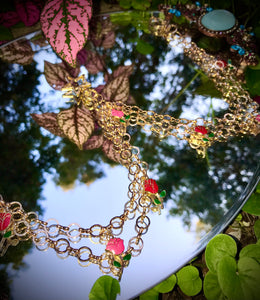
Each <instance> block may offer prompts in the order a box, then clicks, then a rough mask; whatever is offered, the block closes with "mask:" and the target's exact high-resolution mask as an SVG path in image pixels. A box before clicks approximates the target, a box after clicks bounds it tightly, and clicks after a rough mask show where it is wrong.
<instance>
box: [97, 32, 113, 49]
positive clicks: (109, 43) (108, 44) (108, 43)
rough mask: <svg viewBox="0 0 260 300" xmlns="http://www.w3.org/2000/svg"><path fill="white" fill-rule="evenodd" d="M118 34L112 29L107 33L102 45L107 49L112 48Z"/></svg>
mask: <svg viewBox="0 0 260 300" xmlns="http://www.w3.org/2000/svg"><path fill="white" fill-rule="evenodd" d="M115 40H116V35H115V32H114V31H110V32H109V33H108V34H106V35H105V37H104V39H103V41H102V44H101V46H102V47H104V48H105V49H109V48H112V47H113V46H114V44H115Z"/></svg>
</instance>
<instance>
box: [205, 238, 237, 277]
mask: <svg viewBox="0 0 260 300" xmlns="http://www.w3.org/2000/svg"><path fill="white" fill-rule="evenodd" d="M236 253H237V245H236V242H235V241H234V240H233V239H232V238H231V237H230V236H228V235H226V234H218V235H216V236H215V237H214V238H213V239H212V240H211V241H210V242H209V243H208V245H207V248H206V250H205V260H206V264H207V267H208V268H209V269H210V270H211V271H212V272H216V271H217V265H218V263H219V261H220V260H221V259H222V258H223V257H224V256H231V257H235V256H236Z"/></svg>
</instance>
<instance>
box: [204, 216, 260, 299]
mask: <svg viewBox="0 0 260 300" xmlns="http://www.w3.org/2000/svg"><path fill="white" fill-rule="evenodd" d="M254 228H255V234H256V236H257V238H259V220H258V221H257V222H256V223H255V227H254ZM224 236H226V237H227V238H225V239H224V238H223V237H224ZM231 240H232V239H231ZM231 240H230V237H228V236H227V235H223V234H221V235H217V236H216V237H215V238H213V239H212V240H211V241H210V242H209V244H208V245H207V248H206V251H205V259H206V263H207V267H208V268H209V272H208V273H207V274H206V276H205V279H204V284H203V289H204V294H205V296H206V298H207V299H208V300H219V299H226V298H227V299H229V300H255V299H258V296H259V294H260V285H259V280H260V245H259V244H258V243H257V244H251V245H247V246H246V247H244V248H243V249H242V250H241V251H240V253H239V259H238V261H237V260H236V259H235V256H236V254H237V253H236V252H237V250H236V246H235V247H234V243H233V242H231ZM221 241H222V243H223V246H224V245H225V246H224V247H223V246H222V247H220V243H221ZM214 248H216V249H217V251H216V254H215V255H214ZM214 259H215V261H214ZM213 266H214V267H213Z"/></svg>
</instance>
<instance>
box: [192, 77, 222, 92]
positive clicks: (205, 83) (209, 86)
mask: <svg viewBox="0 0 260 300" xmlns="http://www.w3.org/2000/svg"><path fill="white" fill-rule="evenodd" d="M200 79H201V84H200V85H199V86H198V87H197V88H196V89H195V91H194V92H193V93H194V94H196V95H201V96H206V97H208V96H210V97H212V98H221V97H222V95H221V92H220V91H219V90H217V89H216V87H215V85H214V82H213V81H212V80H210V79H209V78H208V77H207V76H205V75H204V74H202V75H201V77H200Z"/></svg>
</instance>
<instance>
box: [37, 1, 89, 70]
mask: <svg viewBox="0 0 260 300" xmlns="http://www.w3.org/2000/svg"><path fill="white" fill-rule="evenodd" d="M91 16H92V2H91V0H48V1H47V2H46V4H45V6H44V9H43V11H42V13H41V27H42V31H43V32H44V34H45V36H46V38H47V40H48V42H49V43H50V45H51V46H52V48H53V49H54V51H55V52H56V53H57V54H58V55H59V56H60V57H61V58H62V59H63V60H65V61H66V62H67V63H68V64H69V65H71V66H72V67H76V63H77V53H78V52H79V51H80V50H81V49H82V48H83V46H84V45H85V43H86V41H87V38H88V31H89V28H88V27H89V26H88V22H89V20H90V18H91Z"/></svg>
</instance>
